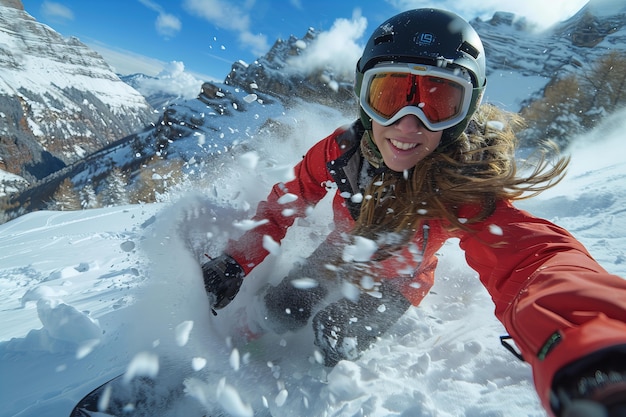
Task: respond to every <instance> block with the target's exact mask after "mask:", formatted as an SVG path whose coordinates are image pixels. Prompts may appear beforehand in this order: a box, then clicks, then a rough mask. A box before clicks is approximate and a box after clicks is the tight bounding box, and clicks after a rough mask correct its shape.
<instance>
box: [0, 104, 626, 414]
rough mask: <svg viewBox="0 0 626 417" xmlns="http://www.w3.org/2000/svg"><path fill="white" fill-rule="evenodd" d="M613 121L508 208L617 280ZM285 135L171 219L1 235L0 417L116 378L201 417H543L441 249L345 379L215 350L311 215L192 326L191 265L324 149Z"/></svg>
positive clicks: (618, 208)
mask: <svg viewBox="0 0 626 417" xmlns="http://www.w3.org/2000/svg"><path fill="white" fill-rule="evenodd" d="M624 116H626V112H622V113H621V114H618V115H616V116H615V117H613V118H611V119H607V121H606V123H605V124H604V125H603V126H602V127H601V128H599V129H597V130H596V131H594V132H593V133H591V134H589V135H587V136H585V137H581V138H579V139H578V140H577V141H576V143H577V145H576V146H575V147H574V148H573V149H572V154H573V163H572V166H571V169H570V173H569V176H568V178H567V179H566V180H565V181H564V182H563V183H561V184H559V185H558V186H557V187H556V188H555V189H554V190H552V191H549V192H547V193H545V194H544V195H542V196H540V197H538V198H536V199H534V200H530V201H528V202H525V203H524V204H520V206H523V207H524V208H527V209H529V210H531V211H533V212H534V213H536V214H538V215H541V216H545V217H547V218H549V219H552V220H554V221H556V222H557V223H559V224H562V225H564V226H566V227H568V228H569V229H570V230H571V231H572V232H573V233H574V234H575V235H576V236H577V237H578V238H579V239H581V240H582V241H583V243H585V244H586V245H587V247H588V248H589V250H590V251H591V253H592V254H593V255H594V256H595V257H596V258H597V259H598V260H599V261H600V262H601V263H602V264H603V265H604V267H605V268H606V269H608V270H609V271H611V272H614V273H617V274H620V275H621V276H626V262H624V260H625V253H624V243H626V242H625V241H626V238H625V236H626V218H625V211H624V208H623V207H625V206H626V183H624V181H623V178H624V177H625V174H626V162H625V161H624V160H623V158H621V156H620V155H623V153H624V148H625V145H624V143H623V140H622V139H621V136H620V135H621V132H623V130H624V128H625V127H626V124H624V122H623V120H624ZM317 117H319V116H317ZM324 117H325V118H328V116H327V115H325V116H324ZM339 120H340V117H339V116H338V118H337V120H334V122H339ZM293 123H295V124H296V125H300V126H303V124H304V125H306V126H307V127H309V128H310V129H311V131H312V133H315V134H316V135H318V136H311V137H306V138H302V137H298V138H297V140H294V141H293V142H290V141H285V142H278V141H277V140H276V139H275V138H273V137H270V136H268V137H262V138H257V141H256V142H255V143H254V145H253V148H252V149H251V151H250V153H247V154H244V155H242V156H237V157H231V156H230V155H228V153H224V154H223V155H222V156H221V158H222V159H218V160H216V161H215V163H216V166H220V167H221V168H220V169H216V170H215V171H214V172H212V173H211V181H210V185H207V184H203V185H202V186H198V185H197V184H191V183H190V184H188V187H187V189H186V190H185V191H184V192H181V194H179V195H172V196H171V202H170V203H164V204H155V205H145V206H126V207H116V208H108V209H97V210H87V211H80V212H37V213H32V214H28V215H26V216H23V217H20V218H18V219H16V220H13V221H11V222H9V223H6V224H4V225H1V226H0V289H1V291H0V323H2V325H1V327H0V381H1V389H0V403H2V404H3V407H2V410H1V411H0V415H1V416H33V417H34V416H37V417H42V416H64V415H67V414H68V413H69V411H70V409H71V407H72V406H73V404H74V403H75V402H76V401H77V400H78V399H80V398H81V397H82V396H83V395H85V394H86V393H87V392H89V391H90V390H91V389H93V388H95V387H96V386H97V385H98V384H99V383H101V382H103V381H104V380H106V379H108V378H110V377H112V376H114V375H116V374H118V373H121V372H124V371H125V370H127V369H128V367H129V365H130V364H132V367H131V368H130V369H131V370H133V371H134V372H136V373H140V374H141V373H143V374H153V373H156V372H157V367H159V370H160V372H161V373H162V374H163V373H174V374H176V376H177V377H179V378H181V381H182V378H183V377H184V378H187V380H186V383H187V386H188V388H189V390H190V392H193V393H194V395H195V396H192V397H191V398H190V401H191V402H192V403H193V404H194V405H195V407H196V408H201V405H200V403H202V401H197V400H196V399H195V398H204V399H205V401H206V402H209V403H212V404H220V406H221V407H223V408H225V409H226V410H229V411H230V415H234V416H248V415H250V414H249V410H250V408H249V407H248V405H250V404H251V405H253V406H255V407H256V408H257V409H264V407H266V406H267V407H269V409H270V410H271V413H272V415H273V416H275V417H276V416H295V415H300V416H354V415H367V416H433V417H434V416H440V417H448V416H471V417H479V416H480V417H487V416H503V415H508V416H532V417H540V416H545V413H544V412H543V411H542V410H541V408H540V406H539V403H538V401H537V398H536V395H535V393H534V391H533V387H532V380H531V375H530V371H529V369H528V367H527V366H526V365H525V364H523V363H521V362H518V361H517V360H516V359H515V358H513V357H512V356H511V355H510V354H509V353H508V352H506V351H505V350H504V349H503V348H502V347H500V345H499V340H498V336H499V335H501V334H503V332H504V331H503V328H502V327H501V325H500V324H499V323H498V322H497V321H496V320H495V319H494V318H493V314H492V310H493V305H492V303H491V300H490V299H489V296H488V295H487V294H486V292H485V290H484V289H483V288H482V287H481V285H480V283H479V281H478V280H477V279H476V274H475V273H474V272H473V271H471V270H470V269H469V268H468V267H467V266H466V265H465V263H464V260H463V257H462V253H461V252H460V250H459V249H458V248H457V246H456V244H455V242H449V243H448V244H446V246H444V249H443V251H442V253H441V262H440V267H439V270H438V271H437V282H436V284H435V287H434V288H433V290H432V293H431V294H430V295H429V296H428V297H427V298H426V300H425V301H424V302H423V304H422V305H421V306H420V307H419V308H416V309H412V310H410V311H409V312H408V313H407V314H406V315H405V317H403V318H402V319H401V320H400V321H399V322H398V323H397V325H396V326H394V328H393V329H392V331H391V332H390V334H389V335H387V336H386V337H384V338H383V339H382V340H380V341H379V343H377V344H376V345H375V346H374V347H373V348H372V349H371V350H370V351H368V352H366V353H365V355H364V356H363V357H362V358H361V359H360V360H358V361H356V362H354V363H352V362H341V363H340V364H339V365H338V366H337V367H336V368H335V369H333V370H332V371H331V372H329V373H328V372H326V370H325V369H324V368H323V367H321V365H319V364H318V363H317V362H316V361H315V354H314V352H313V350H312V348H311V345H310V344H309V343H308V342H310V338H311V335H310V334H308V333H307V331H305V332H303V333H302V334H298V335H284V336H281V337H277V336H275V337H268V338H265V339H262V342H261V348H260V351H257V352H255V353H253V354H252V356H250V355H245V351H244V350H235V349H233V348H232V345H230V344H229V343H228V338H227V336H228V332H229V331H230V329H231V328H232V327H234V323H236V322H237V318H238V314H239V309H240V307H243V306H249V305H251V306H254V303H255V301H254V298H253V296H252V294H253V293H254V291H255V290H256V288H258V287H259V286H260V285H262V283H263V282H264V281H266V280H267V281H270V282H272V281H275V280H277V279H279V278H280V277H281V276H283V274H284V273H285V272H286V271H287V269H288V268H289V265H290V264H291V263H292V262H293V261H294V260H296V259H299V257H301V256H306V254H307V253H309V252H310V251H311V250H312V249H313V247H314V245H315V243H316V242H317V241H319V240H320V239H322V238H323V234H324V233H325V232H326V231H327V226H328V224H329V222H330V217H329V215H330V213H329V207H328V204H327V203H328V202H324V203H323V204H321V205H320V206H318V208H317V209H316V210H315V211H314V212H313V213H312V215H311V218H310V219H308V221H307V222H300V223H299V224H298V226H297V227H295V228H294V229H293V230H291V231H290V233H289V235H288V236H287V238H286V240H285V242H284V244H283V246H282V249H281V250H278V249H277V248H275V247H274V246H271V245H270V246H269V247H270V248H271V249H272V253H273V254H274V255H273V256H271V257H270V258H269V259H268V260H267V261H266V262H265V263H264V264H263V265H261V266H260V267H259V268H258V269H257V270H255V272H254V274H253V275H252V276H250V277H249V278H248V279H247V280H246V282H245V285H244V287H243V289H242V292H241V294H240V297H238V298H237V299H236V300H235V302H234V303H233V304H232V305H231V306H229V307H228V308H226V309H224V310H222V311H221V312H220V313H219V315H218V316H217V317H213V316H212V315H211V314H210V313H209V312H208V305H207V301H206V299H205V296H204V293H203V289H202V284H201V275H200V271H199V267H198V263H197V259H199V258H200V257H201V254H202V253H203V252H209V253H216V252H218V251H219V249H220V247H221V245H223V244H224V241H225V239H226V238H227V237H229V236H234V235H236V234H238V233H240V232H241V230H242V229H243V228H245V227H246V224H245V223H239V222H237V221H236V220H237V219H239V218H242V217H243V216H244V213H245V212H246V210H248V209H249V208H250V207H251V206H252V207H253V206H254V205H255V203H256V202H257V201H258V200H259V199H260V198H263V197H264V195H265V193H266V192H267V191H268V190H269V186H270V185H271V184H272V183H273V182H275V181H278V180H284V179H285V178H286V177H288V176H289V175H290V170H289V167H290V166H291V164H293V163H294V162H295V161H297V160H298V159H299V158H300V157H301V155H302V151H303V150H304V149H306V148H307V147H308V146H309V145H310V144H312V143H313V141H315V140H317V139H319V138H321V137H322V135H323V134H326V133H329V132H324V131H323V129H324V128H315V126H323V124H321V123H320V120H319V119H316V116H315V115H311V114H309V115H307V114H306V113H301V114H300V113H299V114H294V115H293ZM291 139H295V138H291ZM279 147H280V149H281V152H280V153H277V152H276V149H278V148H279ZM235 168H236V169H235ZM269 271H272V272H271V273H270V272H269ZM239 349H241V348H239ZM179 411H180V413H179V414H182V411H181V410H179ZM185 412H188V410H187V411H185Z"/></svg>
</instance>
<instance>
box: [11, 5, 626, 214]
mask: <svg viewBox="0 0 626 417" xmlns="http://www.w3.org/2000/svg"><path fill="white" fill-rule="evenodd" d="M605 1H606V0H605ZM596 4H598V1H597V0H594V1H592V2H590V3H589V4H588V5H587V6H586V7H584V8H583V9H581V11H580V12H579V14H578V17H573V18H571V19H569V20H568V21H566V22H562V23H561V24H559V25H556V26H555V27H553V28H551V29H549V30H546V31H543V32H540V33H536V32H533V31H532V28H529V27H528V26H527V25H526V23H525V22H524V21H523V20H519V19H517V18H516V17H515V16H514V15H511V14H509V13H496V14H494V16H493V18H492V19H490V20H488V21H481V20H480V19H475V20H473V21H472V22H471V23H472V24H473V25H474V26H475V27H476V29H477V31H478V32H479V34H480V36H481V38H482V39H483V42H484V43H485V49H486V53H487V58H488V67H489V68H488V77H491V78H492V79H497V78H498V77H499V76H500V75H501V74H504V73H515V74H518V75H519V76H520V77H521V78H519V81H520V82H522V83H523V82H525V80H526V79H527V78H526V77H528V78H531V77H534V78H535V79H536V78H540V79H542V80H543V81H541V82H540V83H539V87H538V88H536V89H535V90H533V91H531V92H529V93H528V95H527V97H525V101H523V102H521V104H520V106H524V105H526V103H528V102H531V101H532V100H534V99H536V98H538V97H540V96H541V94H542V91H543V87H545V86H546V85H547V84H548V83H550V82H551V81H552V80H553V79H555V78H558V77H562V76H565V75H567V74H571V73H580V72H581V71H582V70H583V69H585V68H588V64H585V63H587V62H591V61H592V59H594V58H595V57H598V56H601V55H602V54H604V53H607V52H608V51H611V50H614V49H616V48H617V49H618V50H621V51H624V50H625V49H624V48H626V46H624V45H626V31H625V30H624V25H625V24H626V12H624V13H620V14H618V15H617V16H613V15H609V17H608V18H605V17H603V16H600V17H594V15H593V14H592V11H593V9H594V5H596ZM589 16H591V17H589ZM607 19H608V20H607ZM590 21H594V22H598V23H597V25H596V26H597V27H605V28H606V27H610V30H604V31H598V30H596V31H592V32H593V33H596V35H595V36H596V37H599V38H600V39H596V40H595V41H594V42H592V43H590V44H589V45H591V46H585V45H583V44H580V45H578V44H575V43H574V40H575V39H579V40H580V39H581V37H580V36H582V35H583V34H586V33H589V32H590V31H589V29H588V28H589V27H590V26H589V22H590ZM603 22H609V23H603ZM316 37H317V32H316V31H315V30H314V29H309V30H308V31H307V32H306V33H305V35H304V36H303V37H302V38H297V37H295V36H291V37H289V38H288V39H286V40H281V39H279V40H277V41H276V42H275V44H274V45H273V46H272V48H271V49H270V51H268V53H267V54H266V55H264V56H262V57H260V58H259V59H257V60H256V61H255V62H253V63H252V64H246V63H243V62H235V63H233V66H232V69H231V71H230V72H229V74H228V75H227V76H226V77H225V79H224V82H223V83H217V82H205V83H203V84H202V85H201V86H199V93H198V95H197V97H196V98H194V99H182V98H180V97H172V96H167V95H163V96H159V97H155V98H154V99H155V100H161V103H162V104H163V105H164V106H165V107H164V109H163V111H162V113H161V114H160V116H159V119H158V120H157V121H156V122H155V123H153V124H146V125H145V126H143V127H142V129H136V130H134V131H133V132H132V133H130V134H128V135H126V136H123V137H122V138H121V139H118V140H116V141H113V142H110V143H108V144H106V145H104V146H102V147H100V149H98V150H96V151H94V152H92V153H89V154H85V155H84V156H83V157H82V158H79V159H77V160H76V161H74V162H70V163H69V164H64V165H62V166H59V167H58V168H57V169H56V170H55V171H54V172H53V173H52V174H51V175H49V176H48V177H46V178H45V179H43V180H39V181H38V182H36V183H32V184H31V186H30V188H29V189H28V190H26V191H25V192H23V193H19V192H15V191H12V194H13V195H12V197H11V198H10V199H9V203H8V204H7V205H8V206H9V207H10V208H11V210H13V211H15V207H19V209H20V210H23V209H26V210H39V209H42V208H46V207H47V206H46V204H47V202H49V201H50V200H52V196H53V194H54V192H55V191H56V190H57V189H58V187H59V186H60V184H61V182H62V181H64V180H66V179H69V180H70V181H71V183H72V184H73V186H74V187H75V188H81V187H85V186H88V185H89V186H90V187H91V186H93V187H94V188H95V189H96V191H99V190H101V189H102V188H105V187H107V183H106V181H105V180H106V176H107V175H109V174H110V173H111V171H112V169H113V168H114V167H115V168H116V169H121V170H125V172H126V174H125V176H126V180H127V181H128V183H129V184H131V185H136V182H137V181H138V179H139V178H140V177H142V175H141V171H142V170H143V171H145V170H146V169H147V168H150V169H152V170H156V169H162V167H163V166H165V165H166V164H167V163H168V162H167V160H168V159H170V160H174V159H178V160H180V161H182V162H181V163H182V164H183V165H184V166H186V167H187V169H188V170H189V171H193V170H194V168H193V164H197V163H198V162H199V161H203V160H207V158H208V159H210V158H212V155H214V154H216V153H220V152H223V151H224V150H231V149H233V148H237V147H243V148H245V142H246V141H248V140H253V138H254V137H255V135H257V134H258V133H259V131H260V130H265V131H266V132H267V131H275V132H278V133H277V134H280V132H281V130H283V131H284V129H292V128H293V127H290V126H289V123H288V122H285V121H284V120H281V118H282V119H284V118H283V117H282V116H283V115H284V113H285V111H286V109H287V108H290V107H293V106H294V105H298V104H300V103H302V102H307V103H310V104H313V103H316V104H319V105H321V106H327V107H330V108H335V109H338V110H339V111H340V112H343V113H344V114H345V115H346V119H351V118H353V117H356V99H355V97H354V94H353V92H352V82H353V81H352V79H351V78H350V77H349V76H346V75H345V74H339V73H336V72H334V71H333V68H324V69H318V70H316V71H313V72H310V73H304V72H303V71H299V70H294V69H293V68H291V67H290V65H291V63H292V62H293V61H292V60H293V59H297V58H298V56H300V55H302V54H303V53H304V52H305V51H306V50H307V48H309V47H310V45H311V44H312V43H313V42H315V40H316ZM577 37H578V38H577ZM616 45H617V46H616ZM513 52H515V53H513ZM138 76H141V75H138ZM116 77H117V76H116ZM488 88H493V83H491V86H490V87H488ZM500 88H509V87H508V86H507V85H504V87H502V86H501V87H500ZM154 103H158V102H157V101H155V102H154ZM320 108H321V107H320ZM242 127H245V128H242ZM122 154H123V155H124V157H122V156H121V155H122ZM85 161H89V163H86V162H85ZM111 161H115V163H112V162H111ZM47 162H48V163H50V162H51V161H47ZM52 162H53V161H52ZM156 167H158V168H156ZM0 169H1V167H0ZM0 172H1V171H0ZM1 181H2V179H1V178H0V182H1ZM11 181H12V182H11V184H10V186H11V187H13V188H23V184H18V183H19V181H18V182H16V179H15V178H14V177H11ZM5 188H6V187H5ZM1 190H2V189H1V188H0V191H1Z"/></svg>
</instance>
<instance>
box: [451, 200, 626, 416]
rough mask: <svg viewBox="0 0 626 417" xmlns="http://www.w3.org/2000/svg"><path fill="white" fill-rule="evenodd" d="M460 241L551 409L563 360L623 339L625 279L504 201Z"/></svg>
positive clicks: (569, 239)
mask: <svg viewBox="0 0 626 417" xmlns="http://www.w3.org/2000/svg"><path fill="white" fill-rule="evenodd" d="M460 245H461V248H462V249H463V250H464V251H465V256H466V259H467V262H468V264H469V265H470V266H471V267H472V268H473V269H474V270H476V271H477V272H478V273H479V275H480V279H481V281H482V283H483V284H484V285H485V287H486V288H487V290H488V291H489V293H490V295H491V297H492V299H493V301H494V303H495V313H496V316H497V317H498V319H499V320H500V321H501V322H502V323H503V324H504V326H505V328H506V329H507V331H508V332H509V333H510V335H511V336H512V338H513V340H514V341H515V343H516V345H517V346H518V347H519V349H520V350H521V352H522V355H523V357H524V359H525V360H526V361H527V362H529V363H530V365H531V366H532V369H533V377H534V381H535V386H536V388H537V392H538V394H539V397H540V399H541V401H542V403H543V405H544V407H545V408H546V410H550V405H549V395H550V387H551V383H552V379H553V377H554V374H555V373H556V372H557V371H558V370H559V369H560V368H562V367H563V366H564V365H566V364H567V363H570V362H572V361H575V360H577V359H579V358H582V357H584V356H586V355H587V354H589V353H592V352H594V351H597V350H599V349H602V348H605V347H610V346H615V345H618V344H624V343H626V280H624V279H622V278H620V277H618V276H615V275H611V274H609V273H608V272H607V271H605V270H604V269H603V268H602V267H601V266H600V265H599V264H598V263H597V262H596V261H595V260H594V259H593V258H592V257H591V255H590V254H589V253H588V252H587V250H586V249H585V248H584V247H583V245H582V244H581V243H580V242H578V241H577V240H576V239H575V238H574V237H573V236H572V235H571V234H569V233H568V232H567V231H565V230H564V229H562V228H560V227H558V226H556V225H554V224H552V223H550V222H548V221H546V220H543V219H539V218H536V217H533V216H531V215H530V214H528V213H526V212H524V211H521V210H518V209H516V208H514V207H513V206H512V205H511V204H510V203H509V202H500V203H498V205H497V208H496V210H495V212H494V214H493V215H492V216H490V217H489V218H488V219H487V220H485V222H482V223H481V224H480V226H479V227H476V228H475V230H474V232H473V233H472V232H470V233H464V234H463V237H462V238H461V242H460Z"/></svg>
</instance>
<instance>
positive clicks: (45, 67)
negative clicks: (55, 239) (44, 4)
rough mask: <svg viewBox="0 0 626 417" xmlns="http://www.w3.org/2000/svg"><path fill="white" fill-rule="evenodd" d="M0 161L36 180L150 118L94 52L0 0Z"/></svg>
mask: <svg viewBox="0 0 626 417" xmlns="http://www.w3.org/2000/svg"><path fill="white" fill-rule="evenodd" d="M0 116H1V117H0V169H2V170H4V171H7V172H10V173H13V174H17V175H20V176H22V177H24V178H25V179H27V180H28V181H31V182H32V181H35V180H39V179H42V178H44V177H46V176H47V175H48V174H50V173H52V172H54V171H56V170H58V169H59V168H62V167H63V166H65V165H67V164H69V163H72V162H74V161H77V160H79V159H80V158H82V157H84V156H85V155H88V154H90V153H92V152H94V151H96V150H98V149H101V148H102V147H103V146H106V145H107V144H109V143H111V142H113V141H114V140H116V139H119V138H121V137H124V136H127V135H129V134H131V133H133V132H136V131H138V130H141V129H143V128H144V127H145V126H147V125H148V124H149V123H150V122H152V121H154V120H155V119H156V115H155V114H154V113H153V110H152V108H151V107H150V105H149V104H148V103H147V102H146V100H145V99H144V97H142V96H141V95H140V94H139V93H138V92H137V91H135V90H134V89H132V88H131V87H130V86H128V85H127V84H125V83H123V82H122V81H121V80H120V79H119V78H118V77H117V76H116V75H115V73H114V72H113V71H112V70H111V68H110V67H109V66H108V64H106V62H105V61H104V60H103V59H102V57H100V56H99V55H98V54H97V53H96V52H94V51H93V50H91V49H89V48H88V47H87V46H86V45H84V44H83V43H81V42H80V41H79V40H78V39H76V38H69V39H66V38H64V37H62V36H61V35H59V34H58V33H57V32H55V31H54V30H52V29H51V28H50V27H48V26H46V25H44V24H41V23H39V22H37V21H36V20H35V19H33V18H32V17H31V16H30V15H29V14H28V13H26V12H25V11H24V7H23V5H22V3H21V1H19V0H1V1H0Z"/></svg>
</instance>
